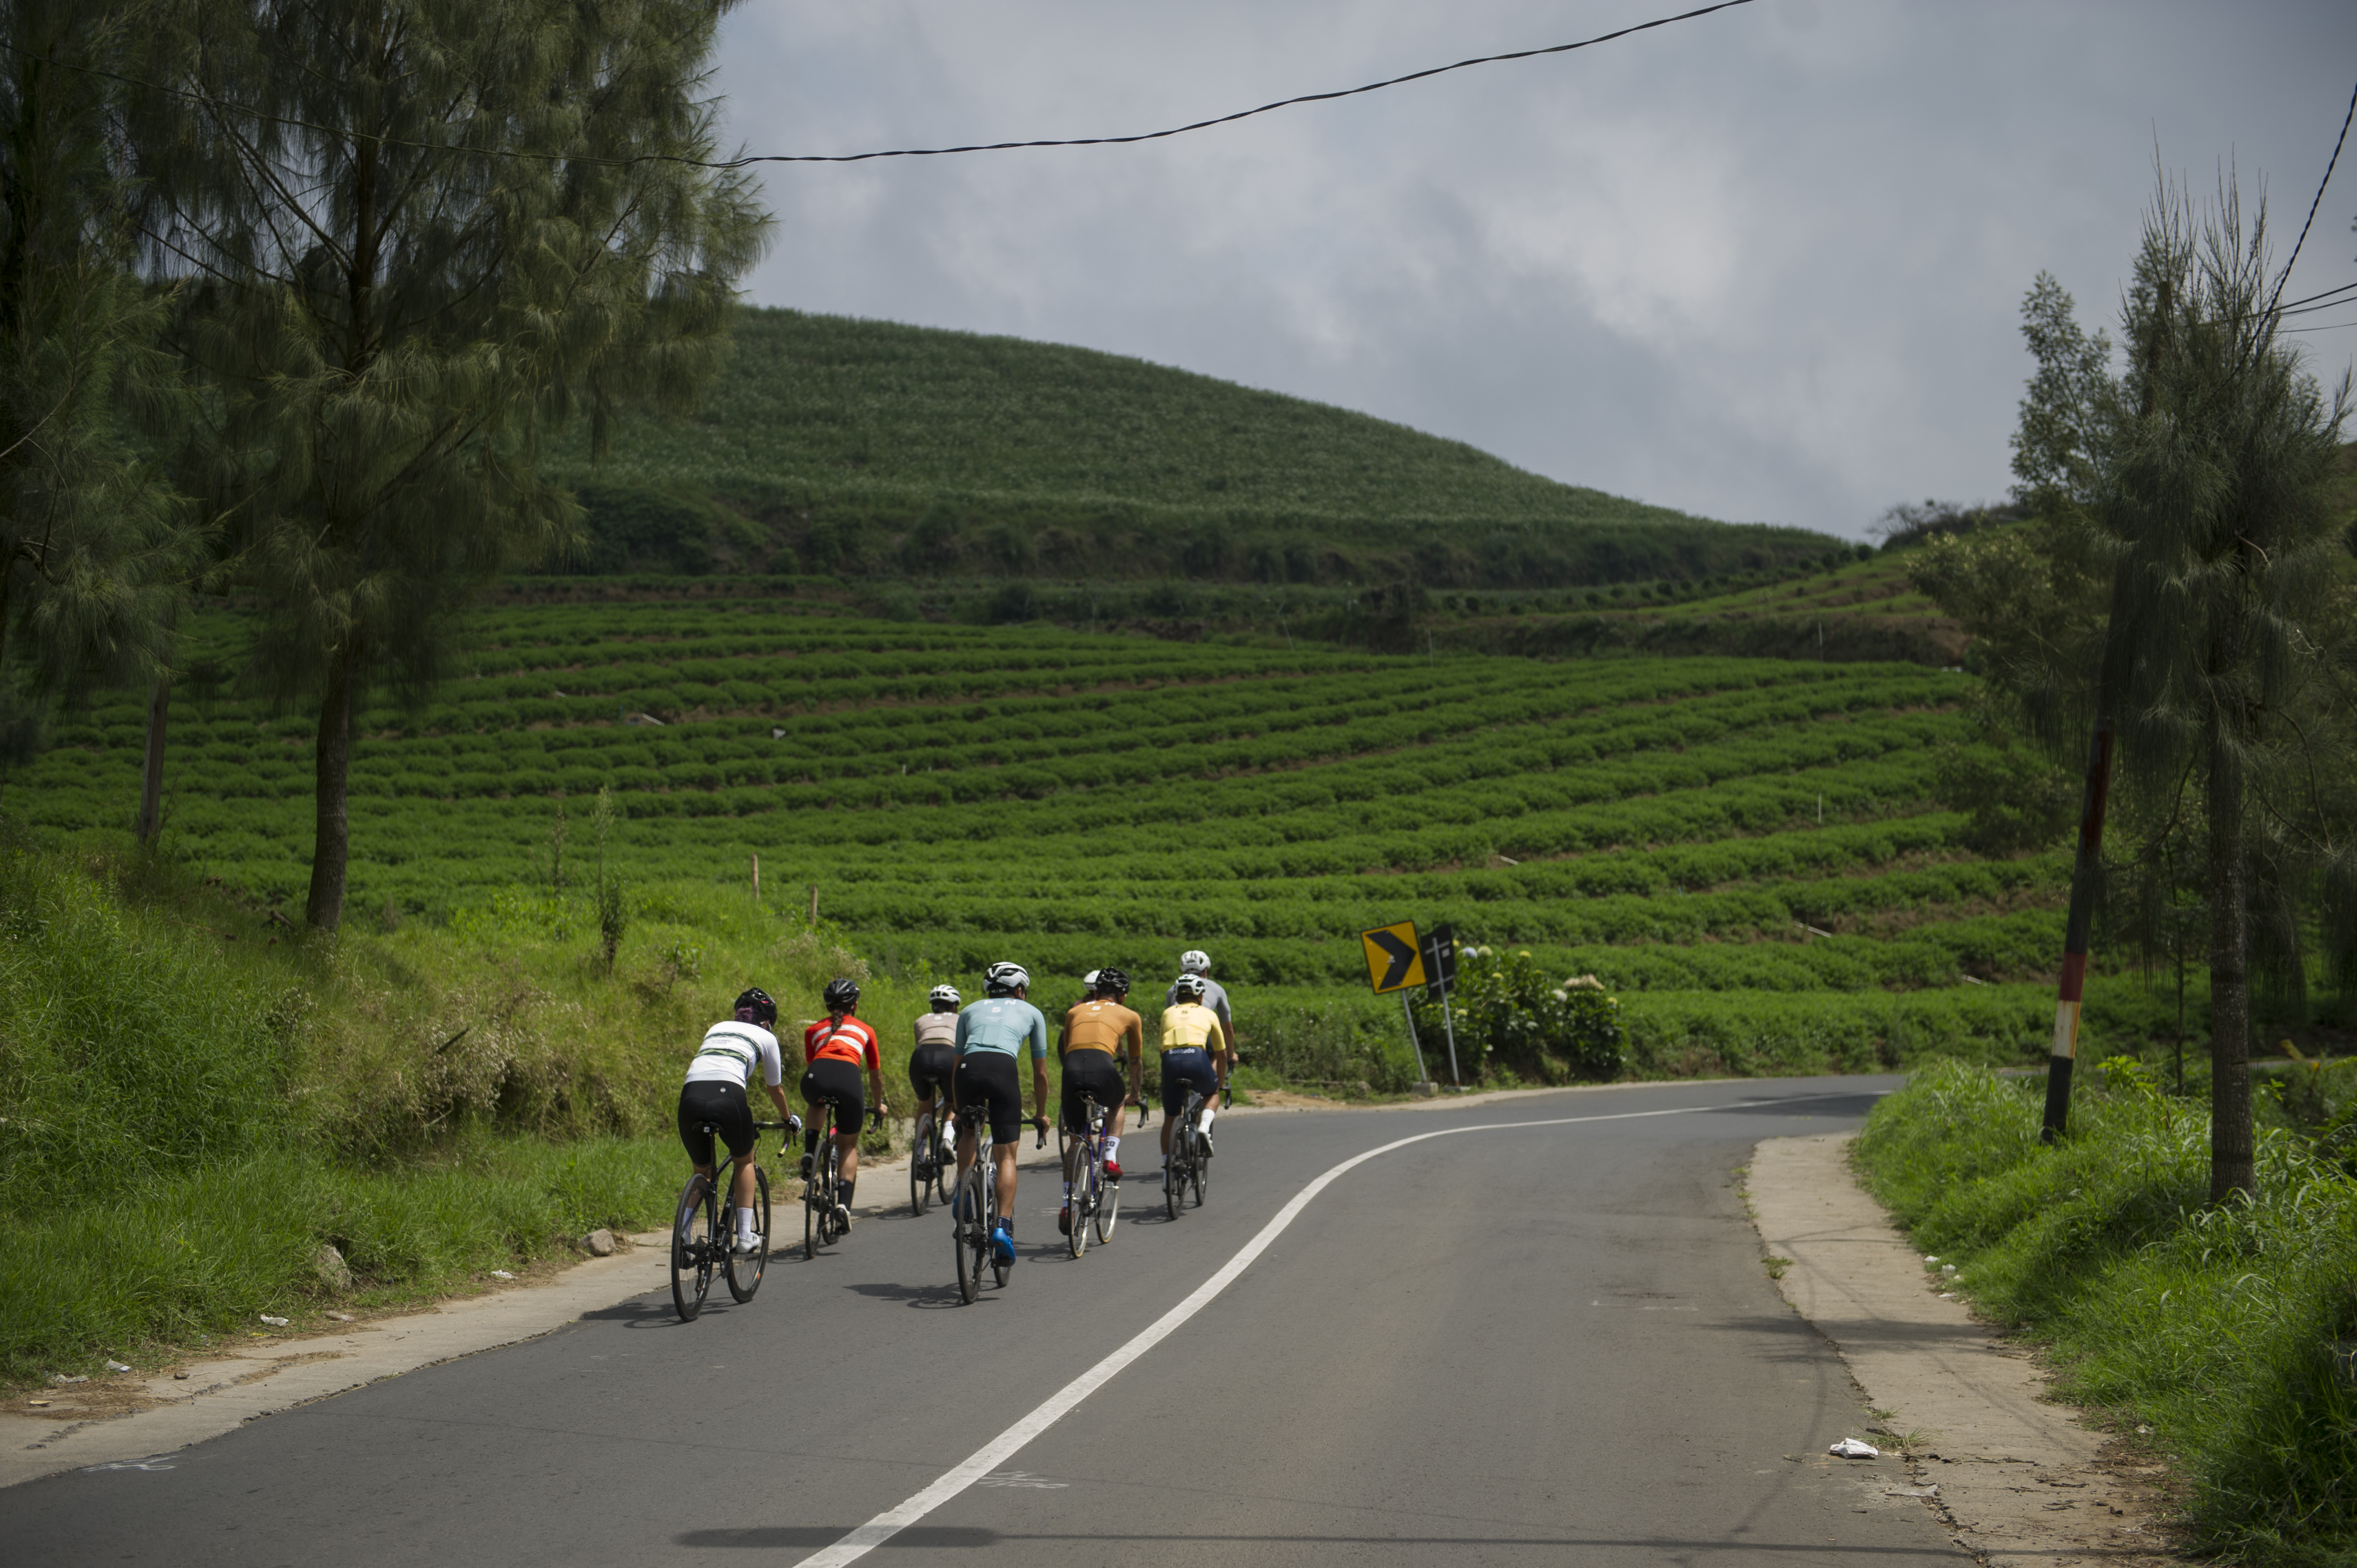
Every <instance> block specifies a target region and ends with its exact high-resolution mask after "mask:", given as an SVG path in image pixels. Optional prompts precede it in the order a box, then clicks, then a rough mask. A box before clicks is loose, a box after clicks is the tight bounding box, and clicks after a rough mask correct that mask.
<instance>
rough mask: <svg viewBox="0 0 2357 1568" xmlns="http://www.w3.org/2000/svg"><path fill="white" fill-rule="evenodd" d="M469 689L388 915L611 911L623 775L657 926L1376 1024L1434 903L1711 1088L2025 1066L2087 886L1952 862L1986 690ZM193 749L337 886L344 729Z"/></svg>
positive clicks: (661, 621) (837, 651)
mask: <svg viewBox="0 0 2357 1568" xmlns="http://www.w3.org/2000/svg"><path fill="white" fill-rule="evenodd" d="M241 635H242V628H241V627H240V625H239V623H237V622H236V621H235V620H233V619H231V618H228V617H220V618H215V619H213V620H211V621H210V622H208V623H207V624H206V625H205V627H204V628H203V630H202V636H203V638H204V639H207V640H208V641H210V643H212V644H213V645H215V646H216V648H217V649H221V650H226V649H227V647H228V646H229V645H230V644H231V643H233V642H234V640H235V639H237V638H238V637H239V636H241ZM473 660H474V665H475V668H474V669H473V670H472V671H471V672H470V673H468V674H467V675H466V676H465V677H464V678H461V679H459V680H457V681H454V682H450V683H449V684H448V685H447V686H446V687H445V688H444V690H443V693H442V695H441V697H440V698H439V700H437V701H436V703H434V704H433V705H431V706H429V707H427V708H425V709H424V710H422V711H418V712H414V713H404V712H403V711H401V710H399V709H397V708H395V707H393V706H390V705H380V706H377V707H374V708H371V710H370V711H369V712H368V713H367V714H366V715H365V717H364V719H363V720H362V722H361V730H362V732H363V735H364V738H362V739H361V740H360V741H359V743H358V744H357V746H356V753H355V755H356V760H355V763H354V768H353V778H352V782H353V789H354V799H353V802H352V815H353V868H352V879H351V885H352V900H351V908H352V909H353V911H354V917H355V918H362V919H365V918H371V917H376V918H393V917H404V916H405V917H409V918H414V917H417V916H425V917H426V918H437V919H439V918H451V917H452V916H453V915H457V914H461V913H468V912H471V913H472V914H473V915H475V916H477V917H479V916H480V915H481V913H482V912H483V911H486V910H502V911H505V913H504V914H503V915H502V917H501V918H519V919H526V920H533V921H542V922H554V923H557V924H559V925H563V924H565V923H567V922H571V923H574V924H576V925H578V924H579V923H580V921H581V920H582V916H581V914H580V913H579V909H578V898H579V893H578V889H579V887H580V883H581V875H582V872H581V867H582V865H583V864H584V860H585V857H586V855H587V853H588V852H587V848H586V847H585V841H586V840H587V831H588V822H587V815H588V812H587V808H588V805H589V801H588V800H587V799H585V797H587V796H592V795H594V794H595V792H596V791H597V789H599V788H600V787H601V786H602V787H609V788H610V789H613V790H614V791H615V794H616V797H617V800H618V801H619V806H620V808H621V810H622V811H623V812H624V813H625V815H624V819H623V821H622V822H620V824H619V828H618V829H617V832H616V836H615V841H614V843H613V844H612V846H611V848H610V851H609V854H610V857H611V859H612V862H613V864H614V865H616V867H617V868H618V869H619V871H621V872H622V873H623V874H625V875H628V876H629V877H630V880H631V882H632V884H633V886H635V887H636V888H638V889H639V890H640V893H639V897H640V898H641V899H642V900H644V901H645V907H646V908H650V909H652V910H656V911H658V912H659V910H660V907H661V903H662V897H663V894H662V889H663V888H664V887H666V886H679V885H697V886H701V887H703V888H705V889H709V888H710V887H712V886H715V885H723V886H728V885H733V886H745V885H746V883H747V877H748V866H749V859H750V857H751V856H753V855H756V854H758V855H759V857H760V861H761V866H762V874H763V879H764V886H765V887H766V888H768V889H769V891H770V897H771V899H772V900H773V902H774V904H775V906H776V908H777V909H778V912H779V914H780V918H786V919H795V920H798V919H801V918H805V917H806V914H807V897H808V895H807V892H806V888H807V887H808V886H811V885H816V886H818V888H819V890H820V893H819V897H820V902H821V908H822V913H823V915H824V916H825V917H826V918H829V919H831V920H832V921H834V922H835V923H837V924H838V925H839V926H840V927H841V928H842V929H844V930H845V931H846V932H847V933H849V934H850V935H851V936H852V937H853V938H854V940H856V943H857V944H858V945H859V946H861V947H862V948H863V949H864V950H866V951H868V952H870V953H871V954H872V955H874V956H875V958H876V959H877V961H881V962H885V963H888V964H893V965H901V966H913V965H915V964H917V963H919V962H922V963H924V964H925V965H927V966H929V967H930V968H931V970H932V971H934V972H944V971H945V972H951V973H953V974H958V975H971V974H972V973H973V972H974V971H975V970H977V969H978V968H979V967H980V965H981V964H983V963H985V962H986V961H990V960H992V959H996V958H998V957H1002V956H1011V957H1016V958H1019V959H1021V960H1023V961H1027V962H1028V963H1029V964H1031V965H1032V966H1033V967H1034V968H1035V969H1038V970H1040V971H1043V972H1050V973H1060V974H1069V973H1073V972H1079V971H1080V970H1082V969H1084V968H1088V967H1092V966H1094V965H1096V964H1100V963H1105V962H1114V963H1118V964H1120V965H1122V966H1123V967H1125V968H1127V969H1130V970H1132V971H1133V972H1138V973H1143V974H1148V975H1152V974H1158V973H1160V972H1163V971H1164V970H1165V969H1167V968H1168V966H1169V965H1170V963H1171V961H1172V960H1173V958H1174V956H1175V954H1176V952H1177V950H1179V948H1180V947H1183V946H1189V945H1200V946H1203V947H1206V948H1208V949H1210V950H1212V952H1213V953H1214V956H1215V958H1216V959H1217V961H1218V963H1219V968H1220V972H1221V973H1222V976H1223V977H1225V978H1227V979H1228V980H1230V982H1231V983H1235V984H1237V985H1239V986H1240V987H1241V988H1243V989H1244V990H1245V991H1246V992H1248V993H1257V994H1259V995H1261V996H1263V997H1265V998H1269V999H1271V1000H1274V999H1275V998H1276V997H1278V996H1280V995H1283V996H1290V997H1293V998H1297V999H1306V998H1311V997H1339V996H1340V995H1342V994H1345V993H1347V989H1348V988H1349V987H1351V986H1352V985H1353V984H1356V983H1361V979H1362V971H1361V958H1360V954H1359V946H1358V942H1357V940H1356V936H1355V933H1356V932H1357V931H1358V930H1360V929H1362V928H1365V927H1369V926H1372V925H1376V924H1381V923H1383V922H1386V921H1390V920H1394V919H1398V918H1405V917H1413V918H1417V919H1419V920H1423V921H1427V922H1429V921H1433V920H1441V919H1446V920H1449V921H1452V922H1453V923H1454V924H1455V925H1456V926H1457V928H1458V930H1459V931H1460V932H1461V933H1463V934H1465V935H1466V936H1467V937H1468V938H1469V939H1479V940H1488V941H1491V942H1493V943H1509V944H1514V945H1517V946H1522V947H1527V948H1529V949H1530V950H1533V952H1534V954H1535V955H1536V956H1537V957H1538V958H1539V960H1540V961H1542V962H1544V963H1546V964H1549V965H1555V966H1559V972H1563V973H1566V974H1576V973H1587V972H1592V973H1594V974H1596V975H1598V977H1599V978H1601V979H1602V980H1603V981H1604V982H1605V983H1606V984H1608V985H1609V986H1611V987H1614V988H1616V989H1618V990H1620V991H1621V992H1622V993H1624V996H1625V998H1626V1000H1627V1002H1628V1004H1629V1006H1630V1009H1631V1021H1632V1026H1634V1027H1637V1028H1638V1030H1639V1033H1640V1036H1641V1037H1643V1036H1644V1031H1645V1029H1647V1028H1653V1026H1652V1025H1649V1024H1647V1023H1646V1022H1645V1021H1646V1020H1648V1019H1651V1020H1654V1021H1655V1022H1656V1023H1658V1025H1659V1027H1658V1028H1654V1029H1653V1035H1652V1036H1651V1037H1652V1040H1653V1045H1652V1047H1651V1048H1652V1050H1653V1051H1654V1054H1655V1055H1656V1056H1657V1057H1659V1058H1661V1059H1662V1060H1663V1061H1664V1062H1668V1063H1671V1064H1672V1065H1674V1060H1675V1059H1676V1058H1678V1056H1679V1053H1680V1052H1684V1053H1686V1055H1687V1056H1689V1057H1693V1056H1694V1055H1695V1053H1696V1052H1700V1053H1702V1054H1703V1055H1705V1056H1710V1055H1713V1054H1714V1053H1715V1057H1716V1059H1717V1062H1718V1063H1719V1065H1722V1066H1726V1065H1734V1066H1740V1065H1743V1060H1744V1055H1745V1052H1746V1050H1747V1049H1750V1048H1751V1047H1745V1046H1744V1045H1743V1044H1742V1042H1743V1041H1744V1040H1745V1039H1748V1038H1754V1037H1756V1039H1757V1041H1758V1042H1762V1043H1760V1044H1759V1046H1758V1048H1759V1049H1760V1050H1769V1049H1770V1048H1771V1047H1774V1043H1775V1041H1779V1040H1781V1041H1786V1042H1787V1043H1789V1042H1790V1041H1792V1040H1795V1039H1805V1040H1816V1041H1818V1042H1819V1043H1820V1046H1821V1047H1822V1049H1823V1052H1824V1055H1825V1056H1828V1057H1831V1058H1834V1059H1849V1058H1854V1057H1857V1054H1858V1053H1860V1052H1864V1053H1866V1056H1867V1058H1869V1059H1870V1058H1871V1057H1872V1055H1873V1054H1874V1053H1875V1052H1878V1051H1879V1052H1882V1053H1884V1054H1886V1055H1887V1054H1889V1053H1890V1052H1892V1051H1894V1050H1900V1049H1902V1048H1906V1043H1907V1042H1909V1041H1915V1042H1932V1043H1936V1042H1939V1041H1950V1042H1953V1041H1956V1040H1965V1039H1969V1040H1971V1041H1974V1042H1977V1043H1978V1046H1979V1047H1982V1048H1985V1049H1986V1050H1991V1051H1996V1052H1999V1053H2001V1054H2011V1053H2013V1052H2016V1051H2018V1050H2027V1049H2032V1048H2034V1047H2035V1044H2036V1041H2037V1039H2038V1038H2039V1036H2040V1032H2041V1030H2042V1027H2043V1018H2044V1016H2045V1014H2046V1011H2047V1009H2049V1008H2050V1002H2049V1001H2047V1000H2046V999H2045V998H2046V995H2047V993H2046V989H2045V987H2046V983H2047V980H2046V977H2047V972H2048V969H2049V967H2050V965H2051V964H2052V962H2053V961H2054V955H2055V954H2056V952H2057V951H2058V950H2059V946H2060V931H2061V925H2060V914H2059V903H2060V898H2061V892H2062V889H2063V885H2064V882H2065V880H2066V873H2065V866H2064V864H2063V861H2062V859H2061V856H2060V855H2050V856H2046V857H2040V858H2033V859H2029V860H2019V861H2011V862H2004V863H1995V864H1991V863H1985V862H1980V861H1976V860H1975V859H1973V858H1971V857H1970V856H1968V855H1966V854H1963V853H1962V852H1961V851H1959V850H1958V849H1957V848H1956V847H1955V846H1954V844H1953V830H1954V827H1955V820H1954V819H1953V818H1952V817H1950V816H1949V815H1946V814H1944V813H1943V812H1941V811H1936V810H1934V809H1933V808H1932V805H1931V803H1930V802H1929V801H1928V800H1927V799H1926V789H1927V785H1928V782H1929V777H1930V772H1931V763H1932V748H1933V747H1934V746H1936V745H1937V744H1938V743H1939V742H1940V741H1941V740H1942V739H1943V737H1945V736H1949V735H1950V734H1951V733H1952V732H1953V727H1954V722H1955V721H1954V719H1953V712H1952V710H1953V704H1954V703H1956V702H1957V701H1958V699H1959V698H1960V696H1961V695H1962V694H1963V680H1964V678H1963V677H1961V676H1958V675H1955V674H1952V673H1948V672H1945V671H1939V670H1933V669H1926V668H1924V667H1922V666H1921V665H1869V664H1816V663H1787V662H1776V661H1769V660H1708V659H1691V660H1639V659H1627V660H1577V661H1569V662H1560V663H1554V662H1539V661H1534V660H1522V659H1506V658H1491V657H1485V656H1471V655H1459V656H1443V657H1440V658H1438V659H1433V658H1430V657H1427V658H1424V659H1413V658H1389V657H1381V656H1374V655H1367V654H1351V653H1338V652H1310V651H1307V650H1305V651H1300V652H1292V651H1288V650H1285V649H1284V648H1282V647H1281V646H1279V647H1275V648H1271V647H1268V646H1255V645H1247V644H1243V643H1234V644H1201V643H1199V644H1176V643H1169V642H1161V641H1155V640H1150V639H1135V638H1127V637H1111V636H1098V637H1091V636H1088V635H1085V634H1076V633H1071V632H1066V631H1049V630H1041V629H1030V628H1023V629H1014V628H999V629H987V628H964V627H943V626H927V625H905V624H884V623H876V622H858V621H849V620H830V619H823V618H813V617H811V616H809V615H806V614H804V615H796V614H790V613H785V612H783V611H781V610H779V609H775V608H768V607H761V606H759V605H758V604H755V605H721V604H697V605H687V604H681V605H676V606H674V605H660V604H658V605H645V604H640V605H635V606H631V607H628V608H619V609H618V608H616V607H601V606H556V607H538V608H510V609H506V610H502V611H500V612H496V613H494V614H492V615H491V616H490V617H489V618H487V619H486V620H485V621H484V622H483V623H482V625H481V627H480V632H479V645H478V647H477V649H476V651H475V653H474V655H473ZM138 720H139V713H138V710H137V707H136V705H135V704H134V703H129V702H118V703H114V704H113V705H111V706H104V707H102V708H100V709H98V710H96V711H94V712H92V713H91V714H89V715H87V717H86V719H85V721H84V722H82V723H81V724H80V725H76V726H74V727H72V728H70V729H69V730H68V731H66V732H64V733H62V734H61V735H60V736H59V739H60V741H61V743H62V744H61V745H60V746H59V747H58V749H56V750H55V751H53V752H52V753H50V754H49V755H48V756H47V757H44V758H43V759H42V760H41V761H40V762H39V763H38V764H37V765H36V766H35V767H34V768H31V769H30V770H29V771H27V772H26V773H24V774H20V775H19V776H18V777H17V780H16V782H12V783H11V785H10V786H9V790H8V793H9V797H10V799H9V800H8V801H7V808H8V810H9V811H10V813H11V814H21V815H26V816H29V817H31V818H32V819H34V820H35V821H37V822H39V823H41V824H43V825H44V826H46V827H48V828H51V829H55V830H64V831H68V832H84V831H96V830H104V829H108V828H113V827H115V826H117V825H118V824H120V823H122V822H124V820H125V819H127V817H128V816H129V814H130V812H131V810H132V807H133V804H134V801H135V778H136V771H137V766H138V760H139V747H140V729H139V723H138ZM174 736H175V749H174V752H173V757H172V765H171V769H170V774H169V779H170V811H169V828H168V841H169V844H170V847H171V849H172V850H173V852H174V853H176V854H180V855H182V856H185V857H188V858H189V859H192V860H194V861H197V862H199V863H200V864H202V865H204V866H205V867H206V868H207V869H208V870H210V871H211V872H212V873H214V874H216V875H221V877H223V878H224V879H226V880H228V881H230V882H231V883H232V884H235V885H238V886H243V887H246V888H249V889H251V890H252V891H253V893H255V894H256V895H257V896H259V897H263V898H265V899H285V900H290V901H291V900H294V899H296V898H298V897H299V895H300V889H301V888H302V886H303V885H304V881H305V877H306V875H307V854H308V851H309V832H310V801H309V793H308V791H309V786H310V778H311V773H310V749H309V736H308V733H307V727H306V725H305V724H304V723H303V722H302V721H301V720H299V719H295V718H274V717H272V716H271V715H270V714H268V713H266V712H265V711H264V710H262V709H260V708H258V707H256V706H254V705H253V704H251V703H244V702H241V701H232V700H221V701H217V702H215V703H210V705H208V706H206V707H204V708H203V709H202V710H201V711H200V712H192V711H189V705H188V704H187V703H183V706H182V709H181V711H180V712H179V713H178V714H176V717H175V725H174ZM560 808H562V809H563V810H564V811H565V813H566V821H567V822H568V825H569V839H568V844H569V847H568V849H567V851H566V854H567V856H568V864H569V865H570V868H571V875H570V878H569V886H568V887H567V888H566V889H565V890H564V891H563V892H562V893H559V892H557V891H556V890H554V889H553V887H552V886H551V883H552V858H553V847H552V841H553V832H554V827H555V823H556V820H557V816H558V812H559V810H560ZM2098 1011H2099V1013H2100V1009H2099V1010H2098ZM1395 1016H1396V1015H1395V1014H1394V1017H1395ZM1894 1041H1898V1042H1899V1044H1897V1045H1894V1044H1893V1042H1894ZM1776 1048H1781V1047H1776ZM1808 1048H1809V1049H1812V1050H1815V1049H1818V1048H1819V1047H1818V1046H1812V1047H1808ZM1697 1059H1699V1058H1697Z"/></svg>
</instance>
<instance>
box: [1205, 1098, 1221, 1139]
mask: <svg viewBox="0 0 2357 1568" xmlns="http://www.w3.org/2000/svg"><path fill="white" fill-rule="evenodd" d="M1219 1113H1220V1108H1219V1107H1218V1106H1216V1105H1213V1104H1211V1102H1210V1101H1205V1102H1204V1104H1203V1122H1202V1127H1203V1131H1204V1132H1206V1133H1209V1132H1210V1131H1211V1118H1212V1117H1214V1116H1217V1115H1218V1114H1219Z"/></svg>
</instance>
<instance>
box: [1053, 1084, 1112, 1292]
mask: <svg viewBox="0 0 2357 1568" xmlns="http://www.w3.org/2000/svg"><path fill="white" fill-rule="evenodd" d="M1081 1121H1082V1125H1083V1126H1084V1127H1086V1128H1087V1129H1088V1130H1087V1131H1086V1132H1085V1133H1082V1134H1081V1139H1080V1142H1079V1143H1078V1144H1075V1145H1074V1147H1075V1149H1076V1150H1077V1151H1078V1153H1079V1155H1080V1168H1079V1169H1078V1170H1076V1171H1073V1173H1072V1177H1073V1179H1072V1183H1071V1197H1070V1198H1069V1199H1067V1200H1066V1203H1067V1207H1068V1208H1070V1209H1071V1226H1070V1228H1069V1229H1068V1230H1066V1232H1065V1236H1064V1244H1065V1246H1067V1247H1069V1248H1070V1249H1071V1253H1072V1256H1074V1257H1075V1258H1077V1257H1079V1256H1080V1255H1081V1254H1082V1252H1085V1251H1088V1250H1089V1230H1090V1229H1091V1227H1094V1228H1095V1230H1096V1233H1097V1240H1098V1241H1099V1242H1105V1241H1110V1240H1113V1228H1114V1223H1115V1222H1116V1221H1117V1220H1118V1219H1120V1217H1121V1183H1120V1182H1118V1181H1115V1180H1114V1179H1113V1178H1112V1177H1110V1176H1106V1175H1105V1144H1106V1143H1107V1141H1108V1140H1110V1139H1111V1138H1112V1136H1113V1133H1112V1131H1111V1123H1112V1121H1113V1112H1111V1111H1108V1110H1107V1109H1106V1108H1105V1107H1103V1106H1102V1105H1099V1104H1098V1103H1097V1097H1096V1096H1095V1095H1093V1094H1083V1095H1082V1096H1081ZM1067 1168H1069V1167H1067Z"/></svg>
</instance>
